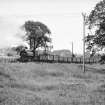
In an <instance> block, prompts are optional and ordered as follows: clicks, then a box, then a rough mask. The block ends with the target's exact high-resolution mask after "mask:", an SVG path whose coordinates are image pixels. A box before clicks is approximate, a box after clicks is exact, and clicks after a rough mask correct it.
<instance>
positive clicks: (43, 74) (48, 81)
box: [0, 63, 105, 105]
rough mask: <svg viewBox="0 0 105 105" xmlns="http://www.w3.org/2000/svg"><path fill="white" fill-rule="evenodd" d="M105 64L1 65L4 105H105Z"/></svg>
mask: <svg viewBox="0 0 105 105" xmlns="http://www.w3.org/2000/svg"><path fill="white" fill-rule="evenodd" d="M104 68H105V65H102V66H101V65H98V64H97V65H87V67H86V70H87V71H86V73H83V71H82V69H81V66H80V65H78V64H44V63H43V64H39V63H37V64H36V63H4V64H3V63H1V64H0V105H105V70H104Z"/></svg>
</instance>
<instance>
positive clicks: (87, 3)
mask: <svg viewBox="0 0 105 105" xmlns="http://www.w3.org/2000/svg"><path fill="white" fill-rule="evenodd" d="M99 1H100V0H0V39H1V40H0V48H3V47H9V46H14V45H20V44H23V43H24V42H23V41H22V39H21V36H22V35H23V34H24V33H23V31H22V30H21V28H20V27H21V26H22V25H23V24H24V23H25V21H27V20H33V21H40V22H42V23H44V24H45V25H47V26H48V27H49V29H50V30H51V38H52V45H53V50H59V49H68V50H71V48H72V47H71V43H72V42H73V45H74V53H79V54H82V52H83V51H82V50H83V49H82V48H83V41H82V39H83V17H82V13H86V14H89V13H90V11H91V10H92V9H93V8H94V7H95V5H96V3H98V2H99ZM86 34H87V33H86Z"/></svg>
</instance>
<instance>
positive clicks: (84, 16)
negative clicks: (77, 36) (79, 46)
mask: <svg viewBox="0 0 105 105" xmlns="http://www.w3.org/2000/svg"><path fill="white" fill-rule="evenodd" d="M82 16H83V71H84V72H85V18H86V14H84V13H82Z"/></svg>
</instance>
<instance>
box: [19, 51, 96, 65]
mask: <svg viewBox="0 0 105 105" xmlns="http://www.w3.org/2000/svg"><path fill="white" fill-rule="evenodd" d="M34 53H35V54H34ZM19 61H21V62H31V61H36V62H49V63H83V58H81V57H73V58H72V57H63V56H60V55H53V54H49V53H45V52H43V53H41V54H39V53H38V51H36V52H34V51H31V50H22V51H21V52H20V59H19ZM97 62H98V59H95V58H86V59H85V63H97Z"/></svg>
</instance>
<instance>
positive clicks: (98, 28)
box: [86, 0, 105, 55]
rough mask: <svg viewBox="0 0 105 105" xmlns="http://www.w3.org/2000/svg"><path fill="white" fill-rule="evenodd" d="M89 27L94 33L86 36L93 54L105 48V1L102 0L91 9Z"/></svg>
mask: <svg viewBox="0 0 105 105" xmlns="http://www.w3.org/2000/svg"><path fill="white" fill-rule="evenodd" d="M87 25H88V28H89V29H90V31H91V32H92V31H93V30H95V32H94V33H89V35H88V36H87V37H86V44H87V46H88V47H87V50H89V51H92V53H93V55H94V54H95V53H96V52H97V51H102V50H103V49H104V48H105V1H104V0H103V1H100V2H99V3H97V4H96V6H95V8H94V9H93V10H92V11H91V13H90V15H89V17H88V21H87Z"/></svg>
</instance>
